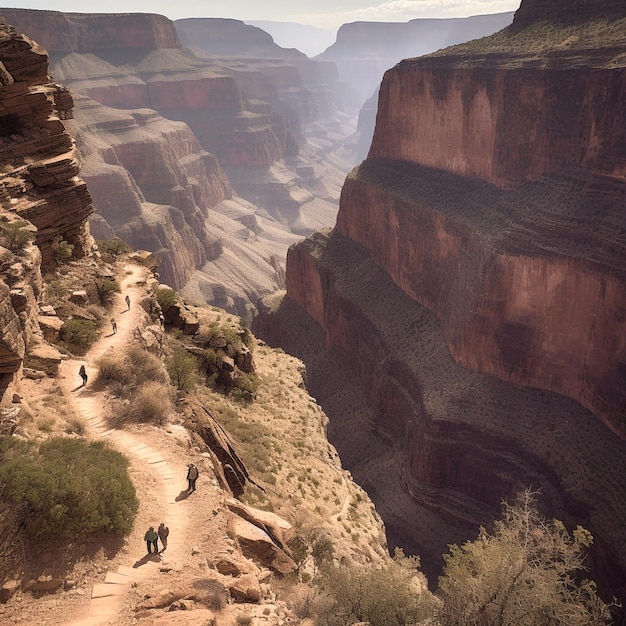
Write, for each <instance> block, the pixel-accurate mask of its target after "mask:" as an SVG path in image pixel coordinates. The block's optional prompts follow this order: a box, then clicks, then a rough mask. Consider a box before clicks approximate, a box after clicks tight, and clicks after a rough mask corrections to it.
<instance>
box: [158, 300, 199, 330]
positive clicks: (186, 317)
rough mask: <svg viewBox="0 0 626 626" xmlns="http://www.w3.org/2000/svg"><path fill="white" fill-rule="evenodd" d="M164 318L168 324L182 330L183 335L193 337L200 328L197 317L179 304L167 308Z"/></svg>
mask: <svg viewBox="0 0 626 626" xmlns="http://www.w3.org/2000/svg"><path fill="white" fill-rule="evenodd" d="M164 317H165V321H166V322H167V323H168V324H170V325H171V326H174V327H175V328H179V329H180V330H182V331H183V334H184V335H195V334H196V333H197V332H198V328H199V327H200V322H199V320H198V318H197V316H196V315H195V314H194V313H192V311H190V310H189V308H188V307H186V306H185V305H184V304H182V303H180V302H177V303H176V304H173V305H172V306H171V307H169V308H168V309H167V311H165V313H164Z"/></svg>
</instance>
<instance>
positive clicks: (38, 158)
mask: <svg viewBox="0 0 626 626" xmlns="http://www.w3.org/2000/svg"><path fill="white" fill-rule="evenodd" d="M0 61H1V63H2V65H1V66H0V69H1V70H2V71H1V78H0V81H1V86H2V88H1V90H0V105H1V108H0V111H1V113H0V162H1V163H2V164H3V170H2V173H1V175H0V182H1V183H2V187H3V188H4V190H5V191H7V192H9V195H10V196H11V198H12V200H11V203H10V205H11V206H10V208H11V210H12V211H13V212H15V213H17V214H18V215H19V216H20V217H22V218H24V219H26V220H28V221H30V222H32V223H33V224H34V225H35V226H36V227H37V234H36V242H37V245H38V246H39V248H40V249H41V252H42V255H43V262H44V264H48V263H49V262H50V261H51V260H52V256H53V246H54V245H55V244H56V243H58V241H60V240H65V241H67V242H69V243H71V244H72V245H74V246H75V248H74V254H75V255H77V256H80V255H82V254H84V252H85V250H86V248H87V246H88V230H87V229H86V226H85V222H86V218H87V217H88V216H89V214H90V213H92V212H93V208H92V206H91V198H90V196H89V192H88V191H87V188H86V186H85V183H84V181H83V180H81V179H80V178H79V176H78V173H79V171H78V161H77V154H76V151H75V147H74V144H73V141H72V138H71V137H70V135H69V134H68V132H67V130H66V127H65V122H64V120H66V119H69V118H71V116H72V106H73V102H72V97H71V96H70V94H69V92H68V91H67V89H65V88H64V87H62V86H61V85H58V84H56V83H53V82H51V81H50V78H49V76H48V57H47V55H46V52H45V50H43V49H42V48H40V47H39V46H38V45H37V44H36V43H34V42H33V41H31V40H30V39H28V38H27V37H25V36H23V35H20V34H17V33H16V31H15V30H14V29H12V28H10V27H8V26H6V25H2V29H1V31H0Z"/></svg>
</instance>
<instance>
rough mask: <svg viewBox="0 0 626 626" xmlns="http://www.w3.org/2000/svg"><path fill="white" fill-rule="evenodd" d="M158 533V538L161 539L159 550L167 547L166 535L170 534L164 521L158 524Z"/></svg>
mask: <svg viewBox="0 0 626 626" xmlns="http://www.w3.org/2000/svg"><path fill="white" fill-rule="evenodd" d="M157 533H158V535H159V539H160V540H161V546H162V548H161V552H163V550H165V549H166V548H167V536H168V535H169V534H170V529H169V528H168V527H167V526H166V525H165V523H164V522H161V523H160V524H159V530H157Z"/></svg>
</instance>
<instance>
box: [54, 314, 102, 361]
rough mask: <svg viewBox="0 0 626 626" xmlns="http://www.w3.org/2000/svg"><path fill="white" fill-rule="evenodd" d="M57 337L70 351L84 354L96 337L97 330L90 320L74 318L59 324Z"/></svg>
mask: <svg viewBox="0 0 626 626" xmlns="http://www.w3.org/2000/svg"><path fill="white" fill-rule="evenodd" d="M59 339H60V340H61V341H62V342H63V343H64V344H65V345H66V346H67V347H68V349H69V350H70V351H71V352H73V353H74V354H78V355H81V354H85V353H86V352H87V350H89V348H90V346H91V344H92V343H94V341H96V339H98V330H97V328H96V325H95V323H94V322H92V321H91V320H85V319H81V318H74V319H71V320H67V322H65V323H64V324H63V326H61V330H60V331H59Z"/></svg>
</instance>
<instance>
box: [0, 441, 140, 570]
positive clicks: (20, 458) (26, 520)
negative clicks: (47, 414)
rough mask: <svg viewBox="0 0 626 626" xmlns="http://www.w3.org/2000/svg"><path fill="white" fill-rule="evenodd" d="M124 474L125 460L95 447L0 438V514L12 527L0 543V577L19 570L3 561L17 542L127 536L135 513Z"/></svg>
mask: <svg viewBox="0 0 626 626" xmlns="http://www.w3.org/2000/svg"><path fill="white" fill-rule="evenodd" d="M127 470H128V462H127V460H126V459H125V457H123V456H122V455H121V454H120V453H118V452H116V451H114V450H111V449H109V448H107V447H106V446H105V445H104V444H102V443H99V442H97V443H94V442H87V441H84V440H81V439H69V438H64V437H53V438H51V439H49V440H47V441H44V442H42V443H40V444H37V443H35V442H32V441H23V440H20V439H16V438H12V437H3V438H0V485H1V487H0V511H3V512H4V515H3V517H4V520H3V521H4V522H5V523H6V522H7V521H10V522H11V523H10V524H9V527H8V528H7V526H5V524H3V532H2V537H3V540H0V562H3V561H4V559H5V558H7V563H6V564H7V565H8V567H9V571H7V570H6V568H4V567H3V568H2V571H1V572H0V573H1V574H2V575H5V576H6V575H10V574H11V573H12V572H11V571H10V568H11V567H13V568H15V567H16V566H18V565H19V564H18V563H16V560H15V558H8V557H10V555H12V552H13V549H14V547H15V544H16V543H18V542H21V541H28V542H30V543H32V542H33V541H34V542H39V541H47V542H49V541H54V542H55V543H56V542H66V541H67V540H69V539H70V538H83V539H84V538H88V537H93V536H96V535H101V534H102V533H105V534H110V535H113V536H118V537H123V536H125V535H127V534H128V533H129V532H130V531H131V529H132V526H133V521H134V518H135V514H136V512H137V507H138V501H137V498H136V495H135V488H134V487H133V484H132V482H131V480H130V478H129V476H128V471H127ZM23 533H26V535H27V538H26V539H24V538H23Z"/></svg>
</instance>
